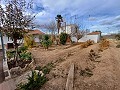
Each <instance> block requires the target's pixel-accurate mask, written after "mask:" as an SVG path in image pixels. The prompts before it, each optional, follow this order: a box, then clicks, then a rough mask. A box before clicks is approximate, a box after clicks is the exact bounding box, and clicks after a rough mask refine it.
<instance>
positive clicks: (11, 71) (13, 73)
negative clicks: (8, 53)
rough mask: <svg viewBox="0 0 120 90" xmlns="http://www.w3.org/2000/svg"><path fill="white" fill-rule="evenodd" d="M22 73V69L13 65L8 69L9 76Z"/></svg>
mask: <svg viewBox="0 0 120 90" xmlns="http://www.w3.org/2000/svg"><path fill="white" fill-rule="evenodd" d="M21 73H22V70H21V68H20V67H15V68H11V69H10V74H11V77H16V76H19V75H20V74H21Z"/></svg>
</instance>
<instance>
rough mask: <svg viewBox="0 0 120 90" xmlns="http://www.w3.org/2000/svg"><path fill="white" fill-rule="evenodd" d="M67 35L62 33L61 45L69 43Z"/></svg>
mask: <svg viewBox="0 0 120 90" xmlns="http://www.w3.org/2000/svg"><path fill="white" fill-rule="evenodd" d="M67 36H68V35H67V34H66V33H61V34H60V43H61V44H62V45H65V44H66V41H67Z"/></svg>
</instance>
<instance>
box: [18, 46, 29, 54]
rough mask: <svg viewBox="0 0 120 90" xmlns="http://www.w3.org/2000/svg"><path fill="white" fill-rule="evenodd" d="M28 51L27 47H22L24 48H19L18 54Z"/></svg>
mask: <svg viewBox="0 0 120 90" xmlns="http://www.w3.org/2000/svg"><path fill="white" fill-rule="evenodd" d="M27 49H28V47H27V46H22V47H19V48H18V53H22V52H25V51H26V50H27Z"/></svg>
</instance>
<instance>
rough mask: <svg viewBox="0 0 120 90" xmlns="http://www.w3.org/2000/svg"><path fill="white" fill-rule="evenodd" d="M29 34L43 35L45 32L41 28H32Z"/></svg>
mask: <svg viewBox="0 0 120 90" xmlns="http://www.w3.org/2000/svg"><path fill="white" fill-rule="evenodd" d="M28 34H32V35H35V34H40V35H42V34H45V33H43V32H42V31H40V30H32V31H29V33H28Z"/></svg>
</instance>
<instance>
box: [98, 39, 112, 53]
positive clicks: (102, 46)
mask: <svg viewBox="0 0 120 90" xmlns="http://www.w3.org/2000/svg"><path fill="white" fill-rule="evenodd" d="M109 46H110V42H109V41H108V40H106V39H102V40H101V42H100V45H99V47H100V49H99V51H103V50H105V49H108V48H109Z"/></svg>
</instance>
